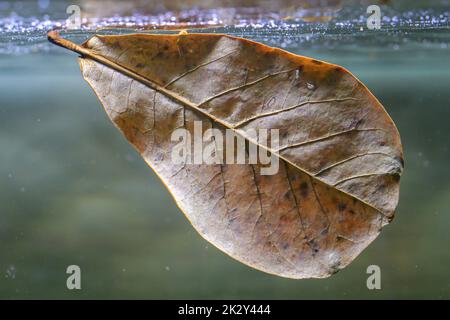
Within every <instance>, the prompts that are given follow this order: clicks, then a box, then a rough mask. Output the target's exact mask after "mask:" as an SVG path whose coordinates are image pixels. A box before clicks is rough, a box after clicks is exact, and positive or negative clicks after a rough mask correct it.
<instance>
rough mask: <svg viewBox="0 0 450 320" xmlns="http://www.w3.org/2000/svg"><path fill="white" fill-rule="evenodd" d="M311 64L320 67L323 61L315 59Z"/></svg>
mask: <svg viewBox="0 0 450 320" xmlns="http://www.w3.org/2000/svg"><path fill="white" fill-rule="evenodd" d="M311 62H312V63H314V64H318V65H321V64H322V61H319V60H314V59H313V60H312V61H311Z"/></svg>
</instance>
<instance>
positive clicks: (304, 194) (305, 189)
mask: <svg viewBox="0 0 450 320" xmlns="http://www.w3.org/2000/svg"><path fill="white" fill-rule="evenodd" d="M300 191H301V193H302V197H304V198H306V197H307V196H308V193H309V188H308V183H307V182H306V181H303V182H302V183H301V184H300Z"/></svg>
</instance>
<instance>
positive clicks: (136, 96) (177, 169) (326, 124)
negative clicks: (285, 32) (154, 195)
mask: <svg viewBox="0 0 450 320" xmlns="http://www.w3.org/2000/svg"><path fill="white" fill-rule="evenodd" d="M49 39H50V40H51V41H52V42H54V43H56V44H58V45H60V46H63V47H66V48H68V49H70V50H73V51H75V52H77V53H79V54H80V55H81V58H80V59H79V62H80V66H81V70H82V73H83V76H84V78H85V79H86V81H87V82H88V83H89V84H90V85H91V87H92V88H93V89H94V91H95V93H96V94H97V96H98V98H99V99H100V101H101V103H102V104H103V106H104V108H105V111H106V112H107V114H108V116H109V117H110V119H111V120H112V122H113V123H114V124H115V125H116V126H117V127H118V128H119V129H120V130H121V131H122V132H123V134H124V135H125V137H126V138H127V139H128V141H129V142H130V143H131V144H133V145H134V146H135V147H136V149H137V150H138V151H139V153H140V154H141V155H142V157H143V158H144V160H145V161H146V162H147V163H148V164H149V165H150V166H151V167H152V168H153V170H154V171H155V172H156V173H157V175H158V176H159V177H160V179H161V180H162V181H163V183H164V184H165V185H166V187H167V189H168V190H169V191H170V193H171V194H172V196H173V198H174V200H175V201H176V203H177V204H178V206H179V208H180V209H181V210H182V211H183V212H184V213H185V215H186V217H187V218H188V219H189V221H190V222H191V223H192V225H193V226H194V228H195V229H196V230H197V231H198V232H199V233H200V234H201V235H202V236H203V237H204V238H205V239H207V240H208V241H210V242H211V243H212V244H214V245H215V246H217V247H218V248H219V249H221V250H222V251H224V252H226V253H227V254H229V255H230V256H232V257H233V258H235V259H237V260H239V261H241V262H243V263H245V264H247V265H249V266H252V267H254V268H256V269H259V270H262V271H265V272H268V273H272V274H276V275H279V276H283V277H288V278H322V277H327V276H329V275H331V274H333V273H335V272H336V271H338V270H339V269H342V268H343V267H345V266H346V265H348V264H349V263H350V262H351V261H352V260H353V259H354V258H355V257H356V256H357V255H358V254H359V253H360V252H361V251H362V250H363V249H364V248H365V247H366V246H367V245H368V244H369V243H370V242H371V241H372V240H374V239H375V238H376V237H377V235H378V234H379V232H380V229H381V227H382V226H384V225H385V224H387V223H388V222H390V220H391V219H392V218H393V215H394V209H395V207H396V205H397V201H398V193H399V177H400V174H401V172H402V168H403V160H402V150H401V143H400V138H399V134H398V132H397V129H396V127H395V125H394V123H393V122H392V120H391V118H390V117H389V116H388V114H387V113H386V111H385V110H384V109H383V107H382V106H381V104H380V103H379V102H378V101H377V99H376V98H375V97H374V96H373V95H372V94H371V93H370V92H369V90H368V89H367V88H366V87H365V86H364V85H363V84H362V83H361V82H359V81H358V80H357V79H356V78H355V77H354V76H353V75H352V74H350V73H349V72H348V71H346V70H345V69H343V68H342V67H340V66H336V65H333V64H329V63H325V62H322V61H317V60H314V59H311V58H306V57H302V56H298V55H294V54H291V53H288V52H286V51H283V50H280V49H277V48H271V47H268V46H265V45H263V44H260V43H256V42H252V41H249V40H245V39H241V38H235V37H231V36H226V35H216V34H179V35H149V34H147V35H143V34H132V35H121V36H94V37H92V38H90V39H89V40H88V41H86V42H85V43H84V44H83V45H81V46H78V45H76V44H74V43H71V42H69V41H67V40H64V39H62V38H60V37H59V36H58V34H57V33H56V32H50V33H49ZM194 121H201V124H202V127H203V130H206V129H207V128H215V129H218V130H220V132H224V131H225V130H227V129H228V130H232V131H233V132H234V133H236V134H237V135H239V136H240V137H244V138H245V140H246V142H247V144H248V145H249V146H250V145H251V146H254V145H259V146H260V147H265V148H266V149H267V150H268V151H270V152H271V153H272V156H274V157H276V159H278V160H279V168H278V171H277V173H276V174H273V175H262V174H261V167H262V165H261V163H257V164H212V165H207V164H187V163H185V164H174V163H173V161H172V158H171V152H172V150H173V148H174V147H175V146H176V145H177V144H178V142H174V141H172V139H171V134H172V133H173V132H174V130H176V129H179V128H185V129H187V130H188V131H189V132H190V133H192V134H194V127H195V125H194ZM261 128H263V129H279V136H280V138H279V140H280V146H279V148H277V149H274V148H273V147H272V146H264V145H262V143H261V142H260V141H259V140H257V139H255V138H254V136H252V135H251V134H250V132H252V129H261ZM216 147H217V150H219V148H218V146H216ZM217 150H216V151H217Z"/></svg>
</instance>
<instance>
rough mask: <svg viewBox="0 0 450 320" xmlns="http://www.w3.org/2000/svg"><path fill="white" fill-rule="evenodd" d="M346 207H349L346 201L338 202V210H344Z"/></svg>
mask: <svg viewBox="0 0 450 320" xmlns="http://www.w3.org/2000/svg"><path fill="white" fill-rule="evenodd" d="M345 208H347V205H346V204H345V203H342V202H340V203H339V204H338V210H339V211H344V210H345Z"/></svg>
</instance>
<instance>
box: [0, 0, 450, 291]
mask: <svg viewBox="0 0 450 320" xmlns="http://www.w3.org/2000/svg"><path fill="white" fill-rule="evenodd" d="M124 3H125V2H124V1H122V2H120V1H107V2H106V3H105V2H104V1H50V0H41V1H0V298H3V299H18V298H24V299H36V298H64V299H66V298H70V299H72V298H73V299H77V298H154V299H156V298H159V299H165V298H171V299H176V298H179V299H191V298H192V299H194V298H205V299H207V298H210V299H219V298H235V299H251V298H254V299H259V298H264V299H305V298H323V299H331V298H338V299H347V298H356V299H360V298H364V299H366V298H367V299H381V298H402V299H410V298H426V299H449V298H450V169H449V165H450V151H449V141H450V123H449V120H450V24H449V15H450V1H448V0H442V1H395V0H393V1H281V2H278V3H277V4H274V2H273V1H272V2H270V1H259V2H258V1H241V2H239V1H228V2H226V3H225V2H220V1H218V0H216V1H194V0H190V1H185V2H179V3H177V2H173V1H158V2H156V1H149V2H145V1H128V2H126V4H124ZM71 4H77V5H79V6H80V8H81V13H82V16H83V19H82V27H81V28H79V29H77V30H67V31H65V32H62V36H64V37H66V38H68V39H71V40H73V41H77V42H80V41H82V40H85V39H87V38H88V37H89V35H92V34H93V33H95V32H96V29H98V28H103V27H110V28H108V29H102V30H97V32H100V33H126V32H132V30H136V29H137V30H140V31H141V32H142V31H144V30H143V29H150V30H145V32H154V31H151V29H153V28H155V26H165V27H166V28H173V27H176V26H177V25H179V24H183V25H184V26H185V27H187V28H190V27H193V26H195V25H198V24H201V25H203V26H209V27H208V28H207V29H195V30H193V31H192V32H220V33H228V34H232V35H237V36H241V37H245V38H249V39H253V40H256V41H260V42H263V43H266V44H268V45H271V46H276V47H280V48H283V49H285V50H288V51H290V52H293V53H297V54H301V55H305V56H310V57H314V58H316V59H320V60H325V61H328V62H331V63H335V64H339V65H342V66H344V67H345V68H347V69H349V70H350V71H351V72H352V73H353V74H354V75H355V76H356V77H358V78H359V79H360V80H361V81H362V82H363V83H364V84H365V85H367V87H368V88H369V89H370V90H371V91H372V92H373V93H374V94H375V96H376V97H377V98H378V99H379V100H380V102H381V103H382V104H383V105H384V107H385V108H386V110H387V111H388V113H389V114H390V116H391V117H392V118H393V120H394V122H395V123H396V125H397V127H398V129H399V131H400V135H401V138H402V143H403V148H404V158H405V170H404V174H403V176H402V180H401V190H400V202H399V206H398V209H397V213H396V217H395V219H394V221H393V222H392V223H391V224H390V225H388V226H387V227H385V228H383V230H382V232H381V234H380V236H379V237H378V238H377V239H376V240H375V241H374V242H373V243H372V244H371V245H370V246H369V247H368V248H367V249H366V250H364V251H363V253H362V254H361V255H360V256H359V257H357V258H356V259H355V261H354V262H352V263H351V264H350V265H349V266H348V267H346V268H345V269H344V270H342V271H340V272H339V273H337V274H335V275H333V276H331V277H330V278H327V279H320V280H317V279H311V280H290V279H284V278H280V277H276V276H272V275H268V274H265V273H262V272H260V271H257V270H254V269H251V268H249V267H247V266H245V265H243V264H241V263H239V262H237V261H236V260H234V259H232V258H230V257H228V256H227V255H225V254H224V253H222V252H220V251H219V250H218V249H216V248H215V247H213V246H212V245H210V244H209V243H207V242H206V241H205V240H203V239H202V238H201V237H200V236H199V235H198V234H197V233H196V231H195V230H194V229H193V228H192V226H191V225H190V224H189V222H188V220H187V219H186V218H185V217H184V215H183V213H182V212H181V211H180V210H179V209H178V208H177V207H176V205H175V202H174V201H173V200H172V198H171V196H170V195H169V193H168V191H167V190H166V189H165V188H164V186H163V184H162V183H161V182H160V181H159V180H158V178H157V177H156V175H155V174H154V173H153V172H152V170H151V169H150V168H148V167H147V165H146V164H145V163H144V161H143V160H142V159H141V157H140V156H139V155H138V154H137V152H136V151H135V150H134V148H133V147H132V146H131V145H130V144H129V143H127V142H126V140H125V138H124V137H123V136H122V135H121V133H120V132H119V131H118V130H117V129H116V128H115V127H114V125H113V124H112V123H111V122H110V121H109V119H108V118H107V115H106V113H105V112H104V111H103V108H102V107H101V104H100V102H99V101H98V100H97V98H96V97H95V95H94V93H93V91H92V90H91V89H90V88H89V86H88V84H87V83H86V82H85V81H84V80H83V79H82V77H81V74H80V71H79V67H78V63H77V60H76V54H74V53H71V52H68V51H66V50H64V49H61V48H57V47H55V46H53V45H51V44H49V43H48V42H47V40H46V32H47V31H48V30H50V29H53V28H60V27H64V24H65V19H66V18H67V16H68V14H67V13H66V8H67V7H68V6H69V5H71ZM225 4H226V5H225ZM370 4H378V5H379V6H380V8H381V13H382V19H381V23H382V24H381V29H380V30H369V29H368V28H367V26H366V20H367V17H368V14H367V13H366V9H367V6H368V5H370ZM118 26H120V27H127V28H128V30H124V29H120V30H119V29H118ZM149 26H151V27H149ZM166 32H170V31H166ZM190 32H191V31H190ZM69 265H79V266H80V267H81V270H82V289H81V290H72V291H70V290H68V289H67V287H66V279H67V277H68V275H67V274H66V268H67V266H69ZM369 265H378V266H380V268H381V274H382V289H381V290H368V289H367V287H366V279H367V277H368V274H367V273H366V269H367V267H368V266H369Z"/></svg>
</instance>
